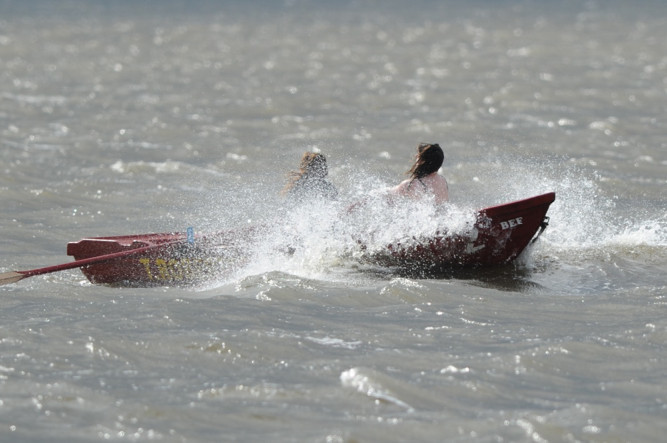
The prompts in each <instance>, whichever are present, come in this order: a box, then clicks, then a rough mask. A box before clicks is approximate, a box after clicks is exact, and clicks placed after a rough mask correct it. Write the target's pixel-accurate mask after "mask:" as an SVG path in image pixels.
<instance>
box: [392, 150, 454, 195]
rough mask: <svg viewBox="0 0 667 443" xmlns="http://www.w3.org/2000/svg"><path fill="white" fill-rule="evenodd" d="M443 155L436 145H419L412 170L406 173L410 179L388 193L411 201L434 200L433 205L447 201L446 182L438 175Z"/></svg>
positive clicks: (447, 190) (447, 188) (447, 189)
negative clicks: (426, 198) (427, 198)
mask: <svg viewBox="0 0 667 443" xmlns="http://www.w3.org/2000/svg"><path fill="white" fill-rule="evenodd" d="M444 159H445V154H444V153H443V152H442V148H441V147H440V145H438V144H437V143H421V144H420V145H419V146H418V147H417V156H416V157H415V163H414V164H413V165H412V168H410V170H409V171H408V172H407V173H408V175H409V176H410V178H408V179H407V180H404V181H403V182H401V183H400V184H399V185H398V186H396V187H394V188H392V189H391V190H390V192H391V193H392V194H394V195H401V196H404V197H408V198H412V199H422V198H425V197H430V198H434V201H435V203H438V204H439V203H444V202H446V201H448V200H449V187H448V186H447V180H445V178H444V177H443V176H441V175H439V174H438V170H440V167H441V166H442V163H443V161H444Z"/></svg>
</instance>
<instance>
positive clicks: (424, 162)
mask: <svg viewBox="0 0 667 443" xmlns="http://www.w3.org/2000/svg"><path fill="white" fill-rule="evenodd" d="M444 160H445V154H444V152H442V148H441V147H440V145H439V144H437V143H420V144H419V146H418V147H417V159H416V160H415V164H414V165H412V168H410V170H409V171H408V175H410V177H412V179H413V180H414V179H419V178H423V177H426V176H427V175H429V174H432V173H434V172H437V171H438V169H440V166H442V162H443V161H444Z"/></svg>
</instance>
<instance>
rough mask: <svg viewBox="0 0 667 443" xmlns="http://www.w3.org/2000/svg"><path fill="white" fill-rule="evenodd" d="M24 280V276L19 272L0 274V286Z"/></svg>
mask: <svg viewBox="0 0 667 443" xmlns="http://www.w3.org/2000/svg"><path fill="white" fill-rule="evenodd" d="M24 278H26V275H25V274H21V273H20V272H5V273H2V274H0V286H2V285H8V284H10V283H16V282H17V281H19V280H22V279H24Z"/></svg>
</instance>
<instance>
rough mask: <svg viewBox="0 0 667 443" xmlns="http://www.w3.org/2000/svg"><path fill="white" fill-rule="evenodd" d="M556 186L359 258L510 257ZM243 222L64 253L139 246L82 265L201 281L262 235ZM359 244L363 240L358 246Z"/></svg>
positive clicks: (490, 262) (530, 234)
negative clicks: (459, 227)
mask: <svg viewBox="0 0 667 443" xmlns="http://www.w3.org/2000/svg"><path fill="white" fill-rule="evenodd" d="M554 200H555V194H554V193H553V192H552V193H548V194H543V195H538V196H536V197H532V198H528V199H525V200H518V201H515V202H511V203H506V204H503V205H498V206H492V207H489V208H485V209H482V210H481V211H479V212H478V214H477V218H476V222H475V224H474V226H472V227H471V229H470V230H468V232H466V233H464V234H455V235H449V234H448V233H438V234H436V235H435V236H433V237H430V238H424V239H418V238H412V239H409V241H403V242H401V243H395V244H392V245H388V246H387V247H386V248H384V249H383V250H381V251H375V252H368V254H366V256H365V260H366V261H368V262H371V263H374V264H377V265H380V266H387V267H395V268H399V269H402V270H405V271H408V272H411V273H417V274H422V275H432V274H437V273H438V272H441V271H444V270H446V269H450V268H457V267H458V268H461V267H480V266H494V265H501V264H505V263H509V262H511V261H512V260H514V259H516V258H517V257H518V256H519V255H520V254H521V252H522V251H523V250H524V249H525V248H526V246H528V244H529V243H530V242H531V240H532V239H533V238H534V237H535V236H536V234H537V233H538V232H539V231H540V230H541V229H542V228H543V227H544V226H545V223H546V213H547V210H548V209H549V206H550V205H551V203H552V202H553V201H554ZM260 231H261V230H258V229H248V230H245V231H234V232H228V233H219V234H214V235H211V236H208V237H207V236H198V237H196V238H195V239H194V241H193V239H190V241H189V240H188V238H187V236H186V234H184V233H164V234H140V235H126V236H115V237H92V238H84V239H82V240H80V241H78V242H72V243H69V244H68V245H67V254H68V255H70V256H73V257H74V259H76V260H80V259H84V258H89V257H97V256H101V255H105V254H110V253H114V252H121V251H126V250H130V249H136V248H140V247H145V246H155V247H154V248H150V250H149V251H146V252H141V253H137V254H132V255H130V256H126V257H123V258H119V259H114V260H108V261H104V262H102V263H97V264H93V265H89V266H85V267H82V268H81V270H82V272H83V273H84V275H85V276H86V277H87V278H88V279H89V280H90V281H91V282H92V283H99V284H108V285H117V286H135V287H136V286H140V287H144V286H146V287H147V286H172V285H190V284H195V283H198V282H202V281H206V280H207V279H210V278H214V277H215V276H217V275H220V274H221V273H223V272H225V270H229V269H230V268H231V267H234V266H238V265H239V263H241V262H242V261H243V259H244V257H243V256H244V252H245V251H244V248H243V244H241V243H242V242H239V239H244V240H247V239H248V238H249V237H250V236H257V237H258V238H259V236H260V235H261V232H260ZM362 247H363V246H362Z"/></svg>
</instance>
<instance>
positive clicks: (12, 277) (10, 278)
mask: <svg viewBox="0 0 667 443" xmlns="http://www.w3.org/2000/svg"><path fill="white" fill-rule="evenodd" d="M183 241H185V239H183V240H176V241H173V242H166V243H159V244H155V245H149V246H143V247H140V248H134V249H128V250H127V251H120V252H114V253H111V254H105V255H98V256H95V257H89V258H82V259H81V260H76V261H73V262H70V263H63V264H60V265H55V266H47V267H45V268H38V269H31V270H29V271H12V272H5V273H3V274H0V286H2V285H8V284H10V283H16V282H18V281H20V280H23V279H24V278H27V277H32V276H34V275H42V274H49V273H51V272H57V271H64V270H66V269H74V268H80V267H82V266H87V265H92V264H96V263H101V262H105V261H108V260H114V259H117V258H121V257H127V256H129V255H135V254H141V253H142V252H146V251H150V250H152V249H157V248H163V247H165V246H167V245H172V244H175V243H181V242H183Z"/></svg>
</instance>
